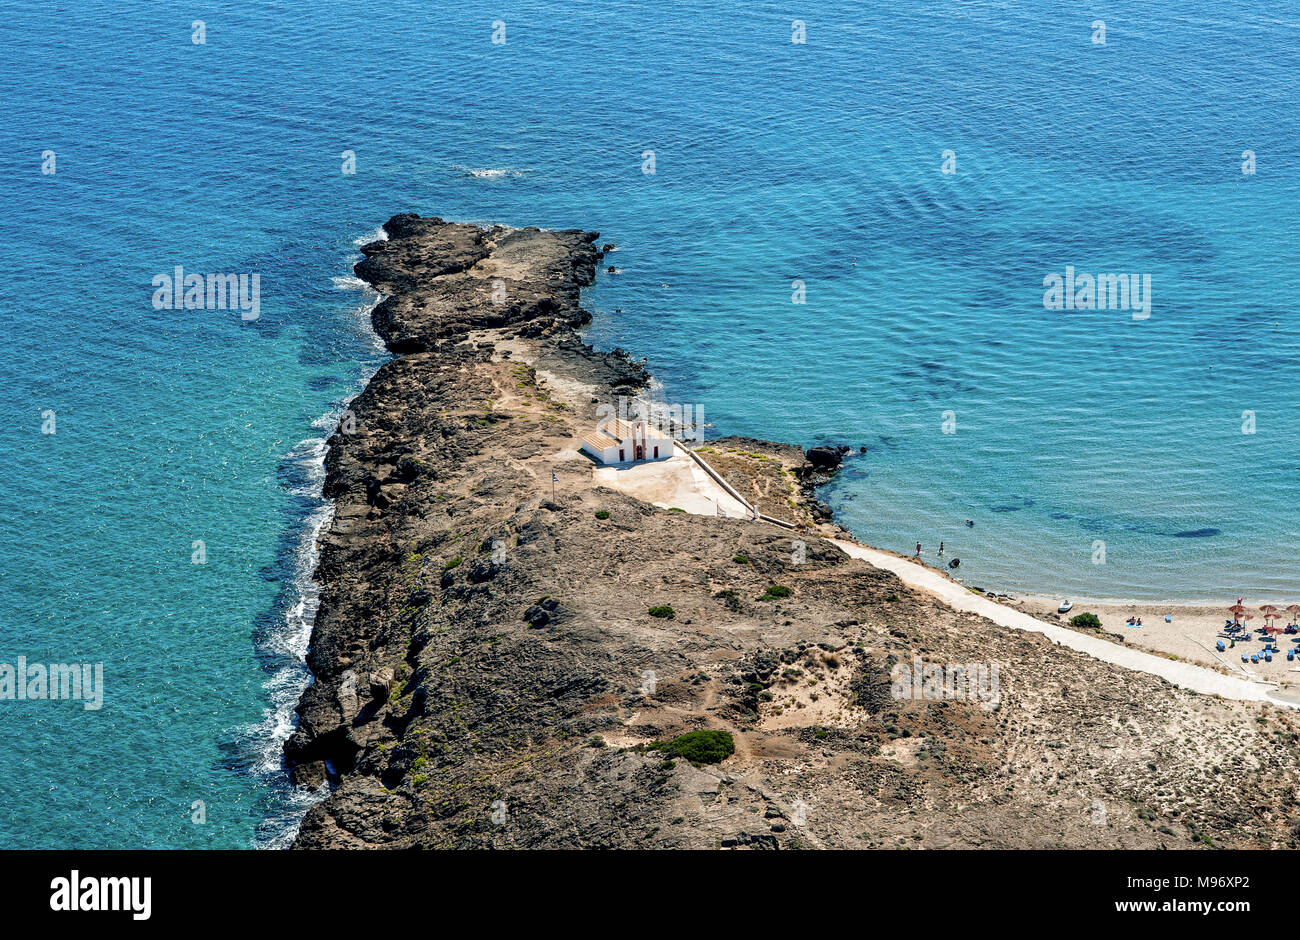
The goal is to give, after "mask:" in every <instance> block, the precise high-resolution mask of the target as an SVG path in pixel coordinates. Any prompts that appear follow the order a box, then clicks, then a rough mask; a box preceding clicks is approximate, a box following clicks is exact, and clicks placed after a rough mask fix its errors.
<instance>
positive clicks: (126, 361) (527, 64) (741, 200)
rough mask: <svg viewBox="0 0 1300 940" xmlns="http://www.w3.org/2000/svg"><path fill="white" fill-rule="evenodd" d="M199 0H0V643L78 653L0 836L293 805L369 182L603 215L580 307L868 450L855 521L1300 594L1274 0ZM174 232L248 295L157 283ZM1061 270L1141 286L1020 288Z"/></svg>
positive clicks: (283, 817) (549, 213) (999, 567)
mask: <svg viewBox="0 0 1300 940" xmlns="http://www.w3.org/2000/svg"><path fill="white" fill-rule="evenodd" d="M200 6H201V7H202V9H201V10H200V9H198V8H196V7H195V6H194V5H193V4H170V3H116V4H112V5H109V4H69V5H66V6H63V7H56V6H52V5H50V4H43V3H42V4H38V3H34V2H23V3H14V2H0V22H3V23H4V28H3V31H0V44H2V45H3V55H2V56H0V161H2V163H0V170H2V172H0V205H3V213H0V219H2V220H3V222H2V223H0V224H2V225H3V231H2V234H3V236H4V243H5V244H6V245H7V246H9V252H10V255H9V256H10V259H11V263H10V270H9V272H8V274H7V276H6V277H4V278H2V279H0V326H2V328H3V335H4V338H5V342H4V343H0V392H3V394H0V662H11V663H12V662H13V661H14V660H16V658H17V656H19V655H25V656H27V657H28V659H29V660H31V661H45V662H69V663H81V662H92V663H94V662H102V663H103V664H104V669H105V676H106V678H105V685H106V695H105V704H104V707H103V708H102V709H101V710H99V711H85V710H83V709H82V708H81V707H80V705H78V704H77V703H73V702H21V703H20V702H0V709H3V716H2V721H0V728H2V729H3V732H2V733H0V768H2V770H0V807H3V811H2V812H0V847H17V846H31V847H50V846H59V845H78V846H84V847H133V846H183V847H203V846H213V847H238V846H249V845H254V844H273V843H274V842H275V840H276V839H282V838H284V837H285V835H286V834H288V833H291V831H292V826H293V822H294V820H295V818H296V814H297V813H298V812H299V811H300V810H301V806H302V801H301V800H300V799H295V798H294V797H293V795H292V794H290V793H289V792H288V790H287V789H286V788H285V786H284V784H283V780H282V778H281V776H280V775H279V773H278V765H277V753H278V751H277V746H278V741H279V740H281V739H282V737H283V735H284V734H285V733H286V732H287V725H286V724H285V722H286V721H287V719H288V707H289V705H290V704H291V703H292V701H293V699H294V697H295V696H296V694H297V690H298V689H299V688H300V687H301V684H302V683H303V682H305V681H306V677H305V674H304V672H303V670H302V667H301V665H300V656H301V651H302V643H303V641H304V635H303V623H302V620H303V616H302V615H303V611H301V610H299V609H298V608H300V607H301V604H302V597H301V590H300V585H301V584H302V582H303V573H304V572H305V570H307V568H309V566H310V558H305V557H302V551H303V546H304V545H305V544H309V543H310V540H309V539H306V540H304V532H305V531H307V528H308V527H309V526H310V525H314V524H318V523H319V521H320V519H321V518H322V513H324V512H326V511H327V510H326V509H325V508H324V507H322V505H321V504H320V503H319V501H318V500H317V499H315V498H314V496H313V492H314V486H315V483H316V482H317V481H316V480H315V479H314V475H315V474H318V472H319V468H318V464H317V462H316V461H317V458H318V456H319V443H320V437H321V435H322V433H323V432H324V430H325V429H326V428H327V427H328V425H329V417H328V416H329V415H330V414H332V413H333V414H336V413H337V411H338V410H339V408H341V407H342V403H343V402H344V401H346V399H347V398H348V397H349V396H350V395H352V394H354V393H355V392H356V390H357V389H358V388H360V386H361V384H362V383H363V382H364V380H365V378H366V377H367V376H368V374H369V373H370V372H371V371H372V370H373V369H374V368H375V367H377V365H378V364H379V363H380V362H381V361H382V354H381V353H380V352H379V351H378V350H377V349H376V348H375V346H374V342H373V338H372V337H371V336H370V335H369V333H368V330H367V327H366V320H365V307H366V305H367V304H368V303H370V302H371V301H372V299H373V298H370V297H367V296H366V295H365V294H364V293H363V292H361V291H358V290H355V289H352V288H350V287H349V286H348V284H347V282H346V280H343V279H345V278H346V277H347V275H348V274H349V273H350V266H351V264H352V262H353V261H354V260H356V258H357V254H356V251H355V248H356V245H355V242H356V240H357V239H362V240H364V239H365V238H366V237H367V236H368V235H369V234H370V233H372V232H373V231H374V230H375V228H376V226H377V225H378V224H379V223H380V222H382V221H383V220H384V219H386V218H387V217H388V216H389V215H391V214H393V213H395V212H398V211H415V212H420V213H423V214H431V215H442V216H444V217H447V218H454V219H459V220H465V221H492V222H503V223H508V224H518V225H526V224H536V225H542V226H554V227H583V228H595V229H599V230H600V231H601V232H602V233H603V240H611V241H614V242H616V243H617V244H618V245H619V246H620V251H619V252H618V253H617V254H615V255H612V256H611V259H610V261H611V263H615V264H617V265H618V266H619V267H620V268H621V269H622V273H621V274H619V275H617V276H602V277H601V279H600V281H599V283H598V284H597V285H596V286H595V287H594V288H592V289H591V290H590V291H589V292H588V298H587V299H588V305H589V306H590V307H591V308H592V309H593V310H594V311H595V312H596V314H597V318H596V322H595V323H594V324H593V326H592V327H591V329H590V331H589V339H590V340H591V341H593V342H596V343H598V344H602V345H607V346H612V345H622V346H624V347H625V348H627V349H629V350H630V351H632V352H633V353H634V354H636V355H639V356H646V357H648V358H649V362H650V366H651V368H652V369H653V371H654V372H655V373H656V375H657V376H658V377H659V379H660V380H661V381H662V383H663V394H664V395H665V396H666V397H667V398H668V399H670V400H672V401H680V402H691V403H698V404H700V405H702V406H703V408H704V411H705V414H706V416H707V418H708V420H709V421H710V422H711V423H712V424H713V425H714V426H715V428H716V433H743V434H752V435H757V436H764V437H770V438H777V439H782V440H789V441H793V442H798V443H810V442H815V441H820V440H834V441H844V442H846V443H850V444H853V445H855V446H857V445H865V446H866V447H867V452H866V454H864V455H862V456H860V457H855V458H853V459H852V460H851V461H850V463H849V465H848V467H847V469H846V471H845V472H844V474H843V475H842V476H841V478H840V479H839V481H838V482H837V483H836V484H834V485H833V487H831V488H830V489H829V490H828V498H829V499H830V500H831V502H832V503H833V504H834V505H835V506H836V509H837V511H838V513H839V514H840V517H841V519H842V520H843V521H845V523H846V524H848V525H849V526H850V527H851V528H853V529H854V531H855V532H857V533H858V534H859V535H860V536H861V537H862V538H864V539H866V540H868V541H870V542H873V543H875V544H879V545H882V546H885V547H890V548H895V549H900V550H908V549H910V548H911V547H912V546H913V545H914V543H915V542H916V541H917V540H920V541H922V542H923V543H925V546H926V549H927V551H929V552H932V551H933V549H934V548H935V547H937V543H938V541H939V540H940V539H943V540H944V541H945V542H946V543H947V545H946V548H947V553H948V555H949V556H951V555H954V554H956V555H960V557H961V558H962V571H963V574H964V576H965V577H966V578H967V579H968V580H972V581H974V582H976V583H980V584H983V585H986V586H1000V587H1004V588H1008V589H1014V590H1036V591H1043V592H1058V591H1059V592H1064V593H1074V594H1091V595H1094V596H1098V595H1099V596H1115V597H1183V598H1203V597H1217V596H1226V595H1233V596H1235V595H1236V594H1238V593H1245V594H1247V595H1248V596H1267V597H1269V598H1280V599H1286V600H1288V602H1289V601H1293V600H1298V599H1300V584H1297V579H1296V575H1295V569H1294V564H1295V561H1296V559H1297V556H1300V535H1297V530H1296V521H1297V511H1296V508H1295V503H1294V501H1293V500H1292V499H1291V498H1289V497H1290V495H1291V493H1292V491H1293V488H1294V486H1295V483H1296V480H1297V477H1298V476H1300V453H1298V452H1297V450H1296V447H1295V442H1296V440H1297V430H1298V427H1297V425H1298V423H1300V416H1298V413H1297V407H1298V406H1300V382H1298V378H1297V374H1296V368H1295V362H1296V353H1297V346H1298V343H1300V323H1298V322H1297V319H1296V316H1295V313H1294V310H1293V301H1294V298H1295V297H1296V296H1298V293H1297V291H1298V289H1300V268H1298V266H1297V262H1296V246H1297V243H1298V241H1297V234H1298V232H1297V229H1298V226H1300V222H1298V221H1297V207H1298V206H1300V202H1298V201H1297V195H1300V192H1298V189H1300V187H1297V163H1298V158H1300V154H1298V153H1297V144H1296V142H1297V139H1300V138H1298V137H1297V133H1296V132H1297V126H1296V123H1297V116H1296V115H1297V112H1296V109H1295V101H1296V98H1297V91H1298V90H1300V88H1298V84H1300V82H1298V80H1297V77H1296V76H1297V74H1300V68H1298V66H1300V62H1298V61H1297V59H1298V58H1300V8H1297V5H1296V4H1294V3H1287V4H1281V5H1272V8H1271V9H1269V10H1263V9H1254V8H1252V7H1250V6H1242V5H1236V4H1233V5H1229V4H1223V3H1205V2H1194V3H1186V4H1179V5H1169V4H1162V3H1156V2H1147V0H1142V2H1129V3H1126V4H1124V5H1123V6H1124V7H1125V8H1126V9H1125V10H1124V11H1123V12H1120V11H1118V10H1116V11H1115V12H1114V13H1111V12H1110V11H1100V12H1096V13H1092V12H1087V13H1083V12H1080V8H1079V7H1078V5H1077V4H1073V3H1066V2H1059V3H1056V2H1047V0H1038V2H1026V3H983V2H953V0H943V2H935V3H920V2H914V0H900V2H891V3H888V4H884V3H881V4H875V5H869V6H866V7H864V6H863V5H861V4H855V3H848V2H825V3H819V4H815V5H813V6H815V7H816V9H813V8H811V7H810V8H808V9H806V10H804V11H802V12H800V11H796V12H794V13H792V12H791V9H790V8H789V6H788V5H786V4H773V3H745V4H740V3H734V4H733V3H721V2H712V3H697V2H686V3H674V4H671V5H667V4H644V3H636V2H605V3H600V4H590V3H540V2H513V3H509V4H501V3H496V2H494V3H478V2H462V3H456V4H438V3H432V4H431V3H428V2H420V3H416V2H413V0H395V2H390V3H387V4H383V5H368V4H357V3H342V2H316V3H314V4H311V5H302V7H303V8H296V9H292V10H288V9H286V8H284V7H282V5H280V4H275V3H270V2H261V3H226V2H219V0H212V2H208V3H205V4H201V5H200ZM794 16H802V18H803V19H804V20H805V21H806V22H807V42H806V44H795V43H792V42H791V41H790V40H791V22H790V21H791V19H792V18H793V17H794ZM200 17H201V18H202V19H203V20H204V21H205V24H206V44H204V45H195V44H194V43H193V42H192V41H191V23H192V21H193V20H194V19H196V18H200ZM1097 17H1101V18H1103V19H1105V21H1106V29H1107V42H1106V44H1105V45H1095V44H1093V43H1092V42H1091V35H1092V28H1091V26H1090V23H1091V21H1092V20H1093V19H1094V18H1097ZM498 19H504V20H505V22H506V42H505V44H504V45H495V44H493V42H492V32H493V25H492V24H493V21H494V20H498ZM1247 149H1249V150H1253V151H1254V152H1255V153H1256V155H1257V161H1258V165H1257V172H1256V173H1255V174H1254V175H1244V174H1243V173H1242V172H1241V160H1242V156H1241V155H1242V151H1244V150H1247ZM47 150H51V151H54V152H55V154H56V161H57V164H56V169H57V172H55V173H54V174H53V175H46V174H42V173H41V164H42V154H43V152H44V151H47ZM345 150H351V151H354V152H355V154H356V160H357V172H356V173H355V174H354V175H346V174H344V173H342V172H341V164H342V157H341V154H342V152H343V151H345ZM646 150H653V151H654V156H655V163H656V172H655V174H654V175H647V174H645V173H643V172H642V164H643V156H642V155H643V152H644V151H646ZM945 150H952V151H954V152H955V154H956V159H957V172H956V173H955V174H952V175H946V174H943V173H942V172H941V162H942V156H941V155H942V153H943V151H945ZM855 261H856V264H855V263H854V262H855ZM177 264H181V265H184V267H185V268H186V270H188V271H191V272H205V273H206V272H216V271H221V272H256V273H259V275H260V281H261V317H260V319H258V320H257V321H255V322H241V320H240V317H239V315H238V313H237V312H232V311H219V310H162V311H160V310H156V309H154V308H153V306H152V305H151V303H150V299H151V296H152V290H153V289H152V287H151V280H152V278H153V277H154V276H155V275H157V274H160V273H164V272H170V271H171V270H172V268H173V266H174V265H177ZM1067 265H1073V266H1074V267H1075V268H1076V269H1077V270H1079V271H1088V272H1093V273H1097V272H1138V273H1146V274H1150V275H1151V279H1152V301H1153V303H1152V311H1151V316H1150V318H1149V319H1147V320H1142V321H1135V320H1133V319H1132V318H1131V316H1130V315H1129V314H1128V313H1125V312H1118V311H1087V312H1084V311H1075V312H1063V311H1048V310H1045V309H1044V307H1043V303H1042V294H1043V278H1044V276H1045V275H1047V274H1049V273H1052V272H1063V271H1064V269H1065V267H1066V266H1067ZM796 279H798V280H802V281H803V282H804V283H805V285H806V292H807V302H806V303H805V304H793V303H791V294H792V288H791V284H792V281H794V280H796ZM616 311H617V312H616ZM46 410H53V411H54V412H55V414H56V421H57V425H56V433H55V434H53V435H49V434H42V433H41V425H42V414H43V412H45V411H46ZM948 411H951V412H953V413H954V414H955V420H956V433H955V434H945V433H943V431H942V423H943V421H944V413H945V412H948ZM1245 411H1252V412H1254V414H1255V421H1256V425H1255V430H1256V433H1254V434H1243V433H1242V423H1243V417H1242V413H1243V412H1245ZM968 517H969V518H972V519H973V520H974V521H975V522H976V525H975V527H974V528H967V527H966V526H965V525H964V524H963V520H964V519H966V518H968ZM195 540H202V541H203V542H204V543H205V547H206V553H207V561H206V564H202V565H197V564H193V563H192V560H191V556H192V552H193V547H192V546H193V542H194V541H195ZM1098 540H1100V541H1103V542H1104V543H1105V550H1106V563H1105V564H1094V563H1093V558H1094V543H1095V542H1097V541H1098ZM308 600H310V599H308ZM308 606H309V605H308ZM309 612H310V611H309V610H308V611H307V612H306V613H308V614H309ZM196 800H202V801H203V802H204V804H205V807H206V817H207V818H206V822H205V823H203V824H201V825H197V824H195V823H193V822H192V821H191V814H192V809H191V806H192V804H193V803H194V801H196Z"/></svg>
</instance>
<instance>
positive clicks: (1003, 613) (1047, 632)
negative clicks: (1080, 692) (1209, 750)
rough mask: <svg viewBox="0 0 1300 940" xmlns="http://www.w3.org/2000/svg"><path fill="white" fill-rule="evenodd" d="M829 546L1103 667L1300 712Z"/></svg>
mask: <svg viewBox="0 0 1300 940" xmlns="http://www.w3.org/2000/svg"><path fill="white" fill-rule="evenodd" d="M827 541H830V542H834V543H835V544H836V545H838V546H839V547H840V548H842V549H844V552H845V554H847V555H849V556H851V557H853V558H861V559H862V560H863V561H866V562H869V563H870V564H872V565H874V566H875V567H877V568H884V569H886V570H888V571H892V572H893V573H894V574H896V575H898V577H899V580H901V581H902V582H903V583H904V584H906V585H908V586H909V587H914V588H917V589H918V590H922V591H927V592H929V593H930V594H937V595H938V596H939V597H940V598H942V599H943V601H944V603H946V604H947V605H948V606H949V607H952V608H954V609H956V610H961V611H966V612H968V613H973V614H979V615H980V616H981V617H987V618H988V619H989V620H992V621H993V622H994V623H999V624H1001V625H1002V626H1004V627H1011V628H1013V629H1016V630H1031V631H1033V632H1034V633H1041V634H1043V635H1044V636H1047V637H1048V638H1049V639H1051V640H1052V641H1053V642H1055V643H1059V644H1061V645H1062V646H1068V647H1069V648H1070V649H1072V650H1078V651H1079V652H1080V653H1087V654H1088V655H1089V656H1092V657H1093V658H1095V659H1100V660H1101V661H1102V662H1106V663H1111V664H1112V665H1115V666H1121V667H1123V668H1124V669H1132V670H1134V671H1135V672H1146V673H1150V674H1151V675H1153V676H1160V677H1161V678H1163V679H1167V680H1169V681H1170V682H1172V683H1173V684H1174V685H1177V686H1180V687H1182V688H1184V689H1191V690H1192V691H1194V692H1200V693H1201V694H1203V695H1220V696H1222V697H1223V698H1230V699H1237V700H1239V701H1243V702H1270V703H1272V704H1274V705H1281V706H1283V707H1286V708H1300V705H1297V704H1295V703H1293V702H1288V701H1286V700H1284V699H1281V698H1278V697H1277V696H1276V695H1275V694H1274V690H1273V689H1272V688H1271V687H1270V686H1268V685H1265V684H1263V683H1259V682H1252V681H1250V680H1247V679H1238V678H1236V677H1235V676H1225V675H1223V674H1222V673H1218V672H1215V671H1214V670H1213V669H1206V668H1205V667H1204V666H1194V665H1192V664H1191V663H1184V662H1179V661H1177V660H1173V659H1165V658H1164V657H1162V656H1153V655H1152V654H1151V653H1144V652H1143V651H1142V650H1138V649H1133V648H1132V647H1128V646H1120V645H1118V644H1116V643H1112V642H1110V641H1109V640H1103V639H1100V638H1098V637H1091V636H1088V635H1087V634H1084V633H1079V632H1077V631H1075V630H1069V629H1066V628H1065V627H1058V626H1055V625H1053V624H1050V623H1047V622H1045V621H1042V620H1039V619H1038V618H1037V617H1031V616H1029V615H1028V614H1025V613H1021V612H1020V611H1018V610H1013V609H1012V608H1010V607H1006V606H1004V605H1002V604H999V603H997V602H996V601H991V600H989V599H988V598H987V597H985V596H984V595H982V594H976V593H974V592H973V591H970V590H968V589H967V588H966V587H964V586H963V585H961V584H958V583H957V582H956V581H953V580H952V579H951V578H948V577H946V576H945V575H944V574H943V573H941V572H939V571H936V570H935V569H933V568H929V567H926V566H925V565H923V564H920V563H919V562H914V561H909V560H908V559H905V558H900V557H898V556H897V555H891V554H890V553H888V552H882V551H879V550H877V549H874V548H867V547H866V546H863V545H856V544H854V543H853V542H843V541H840V540H839V539H827Z"/></svg>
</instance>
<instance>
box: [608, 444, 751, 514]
mask: <svg viewBox="0 0 1300 940" xmlns="http://www.w3.org/2000/svg"><path fill="white" fill-rule="evenodd" d="M591 479H592V482H593V483H595V484H597V485H599V486H608V487H609V488H610V489H612V490H619V491H620V492H623V493H626V494H628V495H629V496H635V497H636V498H637V499H639V500H642V501H644V502H647V503H651V504H652V505H655V506H659V507H662V508H664V509H685V510H686V511H687V512H689V513H691V514H692V515H696V516H715V515H719V514H721V515H724V516H729V517H731V518H733V519H744V518H746V517H748V516H749V514H750V509H749V507H748V506H747V505H745V504H744V503H742V502H740V501H739V500H738V499H736V498H735V497H734V496H732V495H731V494H730V493H728V492H726V491H725V490H724V489H723V488H722V487H721V486H719V485H718V484H717V483H715V482H714V481H713V480H711V479H709V476H708V474H706V473H705V472H704V471H703V470H701V469H700V468H699V467H698V466H697V465H696V464H695V461H693V460H691V458H690V457H689V456H687V455H686V454H683V453H675V454H673V456H671V457H669V458H667V459H664V460H649V461H645V462H644V463H633V464H620V465H615V466H600V467H594V468H593V469H592V474H591Z"/></svg>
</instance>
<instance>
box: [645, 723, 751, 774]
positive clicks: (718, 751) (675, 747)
mask: <svg viewBox="0 0 1300 940" xmlns="http://www.w3.org/2000/svg"><path fill="white" fill-rule="evenodd" d="M646 749H647V750H651V751H661V752H663V753H664V754H665V755H666V756H668V757H680V758H682V759H683V760H688V761H690V762H691V763H692V764H695V765H696V766H699V765H700V764H718V763H721V762H722V761H724V760H726V759H727V758H728V757H730V756H731V755H732V754H734V753H736V742H735V740H734V739H733V738H732V737H731V732H730V731H688V732H686V733H685V734H682V735H678V736H677V737H675V738H673V739H671V740H669V741H655V742H654V743H652V744H647V745H646Z"/></svg>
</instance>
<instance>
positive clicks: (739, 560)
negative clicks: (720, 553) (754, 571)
mask: <svg viewBox="0 0 1300 940" xmlns="http://www.w3.org/2000/svg"><path fill="white" fill-rule="evenodd" d="M731 560H732V561H734V562H735V563H736V564H738V565H747V564H749V556H748V555H737V556H736V557H734V558H732V559H731Z"/></svg>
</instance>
